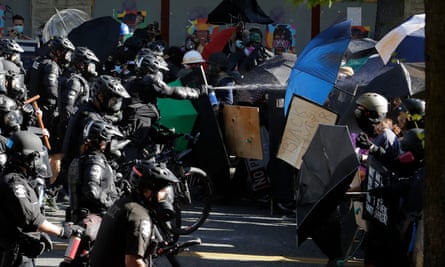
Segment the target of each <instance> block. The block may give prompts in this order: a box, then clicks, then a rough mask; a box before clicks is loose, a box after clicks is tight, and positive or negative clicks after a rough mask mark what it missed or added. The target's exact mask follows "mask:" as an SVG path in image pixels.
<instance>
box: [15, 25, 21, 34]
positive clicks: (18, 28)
mask: <svg viewBox="0 0 445 267" xmlns="http://www.w3.org/2000/svg"><path fill="white" fill-rule="evenodd" d="M14 30H15V31H16V32H18V33H23V25H14Z"/></svg>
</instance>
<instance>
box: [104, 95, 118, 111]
mask: <svg viewBox="0 0 445 267" xmlns="http://www.w3.org/2000/svg"><path fill="white" fill-rule="evenodd" d="M121 107H122V97H120V96H116V95H113V96H111V97H110V98H108V100H107V111H108V113H111V114H114V113H116V112H118V111H120V110H121Z"/></svg>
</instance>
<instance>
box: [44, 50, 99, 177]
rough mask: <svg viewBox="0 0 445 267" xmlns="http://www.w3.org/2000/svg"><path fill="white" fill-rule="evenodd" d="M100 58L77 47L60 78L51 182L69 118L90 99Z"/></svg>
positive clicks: (57, 170)
mask: <svg viewBox="0 0 445 267" xmlns="http://www.w3.org/2000/svg"><path fill="white" fill-rule="evenodd" d="M97 63H99V59H98V58H97V56H96V55H95V54H94V52H93V51H91V50H90V49H88V48H86V47H76V49H75V50H74V53H73V57H72V60H71V62H70V66H69V67H68V68H67V69H66V70H65V71H64V72H63V74H62V76H61V78H60V86H59V98H58V101H57V107H58V113H59V117H58V119H57V121H56V122H55V123H56V125H57V127H56V130H55V134H54V135H53V136H52V140H53V141H52V143H53V145H52V147H51V152H52V157H51V165H52V166H51V169H52V170H53V177H51V181H50V183H51V184H52V183H54V181H55V180H56V178H57V176H58V174H59V172H60V164H61V159H62V157H63V153H62V143H63V138H64V136H65V132H66V128H67V126H68V121H69V118H70V117H71V116H72V115H73V114H74V113H75V112H76V110H77V109H78V107H79V105H80V104H82V103H85V102H87V101H88V98H89V93H90V83H92V82H94V78H95V77H96V76H97V72H96V64H97Z"/></svg>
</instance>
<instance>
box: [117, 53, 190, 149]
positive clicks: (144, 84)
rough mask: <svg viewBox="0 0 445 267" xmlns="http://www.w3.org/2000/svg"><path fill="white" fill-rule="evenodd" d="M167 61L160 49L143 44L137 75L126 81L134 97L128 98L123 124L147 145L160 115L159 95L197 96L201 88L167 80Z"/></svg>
mask: <svg viewBox="0 0 445 267" xmlns="http://www.w3.org/2000/svg"><path fill="white" fill-rule="evenodd" d="M162 70H168V68H167V63H166V62H165V60H164V59H163V58H162V56H160V55H159V51H153V50H151V49H148V48H143V49H141V50H140V51H139V53H138V55H137V56H136V71H137V73H138V74H137V76H136V77H135V78H134V79H132V80H131V81H129V82H128V83H127V84H126V88H127V90H128V92H129V94H130V95H131V98H130V99H128V101H126V102H125V106H124V117H123V120H122V123H121V125H122V128H123V129H125V134H126V135H127V136H128V137H129V138H130V139H131V140H133V141H134V144H135V145H136V146H137V147H139V148H140V147H143V146H144V145H147V144H146V143H144V142H146V140H147V139H148V138H147V137H148V134H149V129H150V127H151V125H152V123H153V122H155V121H157V120H158V119H159V118H160V113H159V110H158V107H157V98H158V97H169V98H175V99H196V98H198V96H199V92H198V91H197V90H195V89H193V88H190V87H181V86H178V87H176V86H175V87H171V86H169V85H167V84H166V83H165V82H164V81H163V74H162V72H161V71H162Z"/></svg>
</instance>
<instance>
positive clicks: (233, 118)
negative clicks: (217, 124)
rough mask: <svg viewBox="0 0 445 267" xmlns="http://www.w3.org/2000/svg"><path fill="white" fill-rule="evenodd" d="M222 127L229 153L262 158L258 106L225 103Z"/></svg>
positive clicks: (243, 156)
mask: <svg viewBox="0 0 445 267" xmlns="http://www.w3.org/2000/svg"><path fill="white" fill-rule="evenodd" d="M224 127H225V137H226V146H227V148H228V150H229V154H230V155H234V156H238V157H242V158H249V159H259V160H261V159H263V148H262V143H261V132H260V116H259V108H258V107H249V106H237V105H233V106H231V105H225V106H224Z"/></svg>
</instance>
